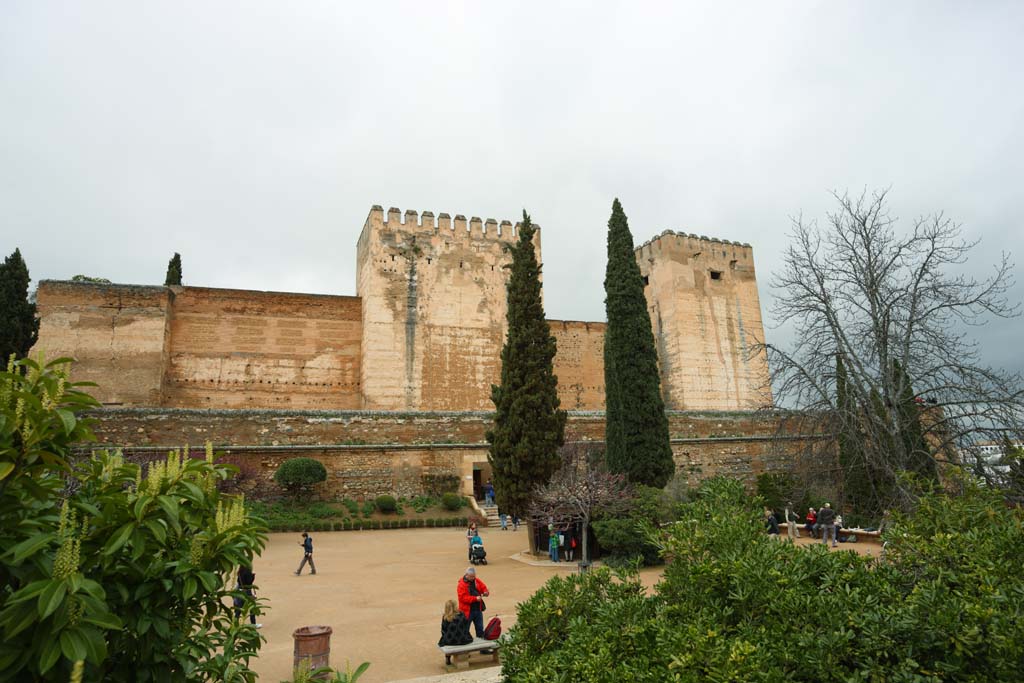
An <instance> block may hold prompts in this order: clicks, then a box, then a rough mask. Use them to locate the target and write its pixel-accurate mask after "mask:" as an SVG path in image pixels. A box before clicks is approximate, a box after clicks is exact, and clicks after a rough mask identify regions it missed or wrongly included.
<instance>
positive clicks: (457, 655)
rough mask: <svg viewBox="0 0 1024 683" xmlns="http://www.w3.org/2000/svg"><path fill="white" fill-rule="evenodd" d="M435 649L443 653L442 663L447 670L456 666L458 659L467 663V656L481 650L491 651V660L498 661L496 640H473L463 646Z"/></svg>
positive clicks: (443, 646) (447, 646)
mask: <svg viewBox="0 0 1024 683" xmlns="http://www.w3.org/2000/svg"><path fill="white" fill-rule="evenodd" d="M437 649H438V650H440V651H441V652H442V653H444V663H445V666H446V667H449V668H454V667H456V666H458V663H459V661H460V659H461V660H465V661H466V662H469V655H470V654H472V653H474V652H480V651H481V650H491V652H490V657H491V659H492V660H493V661H495V662H497V661H498V641H496V640H485V639H483V638H474V639H473V642H472V643H466V644H465V645H438V646H437Z"/></svg>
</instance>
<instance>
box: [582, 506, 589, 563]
mask: <svg viewBox="0 0 1024 683" xmlns="http://www.w3.org/2000/svg"><path fill="white" fill-rule="evenodd" d="M581 533H582V536H583V539H582V540H583V542H582V543H581V544H580V564H582V565H589V564H590V544H589V543H587V539H588V538H589V536H590V516H589V515H588V516H586V517H584V518H583V531H582V532H581Z"/></svg>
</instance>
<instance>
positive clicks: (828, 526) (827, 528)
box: [818, 503, 836, 548]
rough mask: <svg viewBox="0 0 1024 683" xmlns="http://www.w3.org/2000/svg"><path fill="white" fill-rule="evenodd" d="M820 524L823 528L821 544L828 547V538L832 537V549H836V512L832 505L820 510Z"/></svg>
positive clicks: (826, 504) (829, 504) (827, 504)
mask: <svg viewBox="0 0 1024 683" xmlns="http://www.w3.org/2000/svg"><path fill="white" fill-rule="evenodd" d="M818 524H819V525H820V526H821V542H822V543H824V544H825V545H828V537H829V535H831V536H832V547H833V548H835V547H836V511H835V510H833V509H832V504H831V503H825V507H823V508H821V509H820V510H818Z"/></svg>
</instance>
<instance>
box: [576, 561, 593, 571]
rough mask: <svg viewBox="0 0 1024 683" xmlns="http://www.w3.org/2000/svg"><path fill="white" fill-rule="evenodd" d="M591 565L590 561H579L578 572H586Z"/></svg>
mask: <svg viewBox="0 0 1024 683" xmlns="http://www.w3.org/2000/svg"><path fill="white" fill-rule="evenodd" d="M592 566H593V563H592V562H580V563H579V568H580V574H586V573H587V572H589V571H590V568H591V567H592Z"/></svg>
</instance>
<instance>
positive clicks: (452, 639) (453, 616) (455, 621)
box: [437, 600, 473, 647]
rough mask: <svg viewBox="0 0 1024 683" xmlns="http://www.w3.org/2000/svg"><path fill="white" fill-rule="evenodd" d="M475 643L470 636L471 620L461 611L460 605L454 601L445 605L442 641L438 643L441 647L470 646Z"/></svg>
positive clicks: (442, 617)
mask: <svg viewBox="0 0 1024 683" xmlns="http://www.w3.org/2000/svg"><path fill="white" fill-rule="evenodd" d="M472 642H473V636H471V635H470V634H469V619H467V618H466V615H465V614H463V613H462V612H460V611H459V605H458V603H456V602H455V601H454V600H449V601H448V602H446V603H444V614H443V615H442V616H441V639H440V640H438V641H437V644H438V646H439V647H441V646H444V645H468V644H469V643H472Z"/></svg>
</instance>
